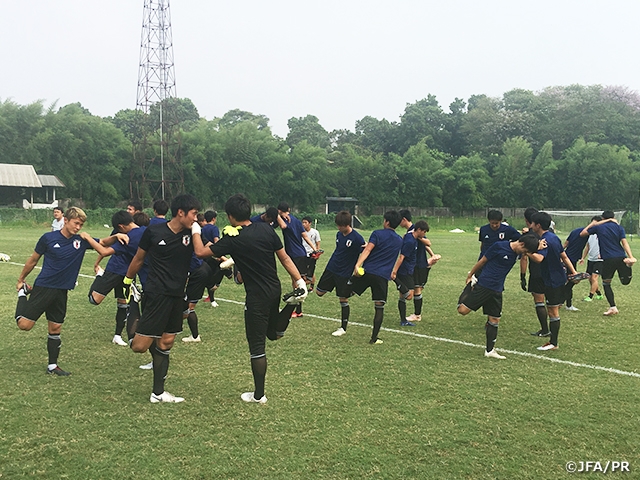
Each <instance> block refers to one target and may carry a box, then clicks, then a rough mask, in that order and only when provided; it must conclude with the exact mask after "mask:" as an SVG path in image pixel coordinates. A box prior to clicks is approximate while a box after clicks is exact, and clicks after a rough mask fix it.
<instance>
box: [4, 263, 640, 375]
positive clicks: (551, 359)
mask: <svg viewBox="0 0 640 480" xmlns="http://www.w3.org/2000/svg"><path fill="white" fill-rule="evenodd" d="M5 263H8V264H9V265H18V266H20V267H23V266H24V264H21V263H15V262H5ZM35 268H41V267H38V266H36V267H35ZM78 276H79V277H84V278H95V276H92V275H84V274H82V273H81V274H79V275H78ZM216 301H220V302H227V303H232V304H234V305H244V302H238V301H236V300H228V299H226V298H219V297H216ZM304 315H305V317H311V318H318V319H320V320H329V321H331V322H336V323H340V320H339V319H337V318H331V317H323V316H321V315H313V314H309V313H306V312H305V314H304ZM349 326H356V327H365V328H371V325H367V324H366V323H358V322H349ZM380 330H384V331H385V332H391V333H398V334H400V335H408V336H411V337H417V338H424V339H426V340H432V341H435V342H445V343H453V344H455V345H463V346H465V347H473V348H485V346H484V345H476V344H475V343H470V342H463V341H462V340H453V339H451V338H444V337H434V336H432V335H425V334H423V333H415V332H409V331H406V330H397V329H394V328H386V327H382V328H381V329H380ZM496 350H498V351H499V352H501V353H508V354H510V355H519V356H521V357H529V358H535V359H537V360H544V361H545V362H552V363H559V364H561V365H569V366H572V367H578V368H588V369H590V370H599V371H602V372H607V373H614V374H616V375H626V376H627V377H635V378H640V373H637V372H628V371H626V370H619V369H617V368H610V367H601V366H600V365H590V364H588V363H578V362H572V361H570V360H561V359H559V358H554V357H547V356H543V355H536V354H535V353H529V352H519V351H517V350H506V349H504V348H496Z"/></svg>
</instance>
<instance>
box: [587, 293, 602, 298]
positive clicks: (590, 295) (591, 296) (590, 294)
mask: <svg viewBox="0 0 640 480" xmlns="http://www.w3.org/2000/svg"><path fill="white" fill-rule="evenodd" d="M596 295H600V294H599V293H598V292H596ZM589 298H593V293H591V292H589Z"/></svg>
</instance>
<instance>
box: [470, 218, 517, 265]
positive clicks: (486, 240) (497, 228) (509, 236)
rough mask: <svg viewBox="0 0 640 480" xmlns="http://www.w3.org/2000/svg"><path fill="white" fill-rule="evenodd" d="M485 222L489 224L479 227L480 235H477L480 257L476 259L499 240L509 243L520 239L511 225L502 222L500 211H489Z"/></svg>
mask: <svg viewBox="0 0 640 480" xmlns="http://www.w3.org/2000/svg"><path fill="white" fill-rule="evenodd" d="M487 220H489V223H488V224H486V225H483V226H482V227H480V234H479V235H478V240H480V256H479V257H478V259H480V258H482V256H483V255H484V252H486V251H487V250H488V249H489V247H490V246H491V245H493V244H494V243H496V242H499V241H501V240H510V241H511V240H517V239H518V238H520V232H518V231H517V230H516V229H515V228H513V227H512V226H511V225H507V224H506V223H503V222H502V212H501V211H499V210H489V213H488V214H487Z"/></svg>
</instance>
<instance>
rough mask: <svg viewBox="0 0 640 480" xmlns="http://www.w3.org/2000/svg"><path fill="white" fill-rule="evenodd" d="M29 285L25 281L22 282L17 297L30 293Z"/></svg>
mask: <svg viewBox="0 0 640 480" xmlns="http://www.w3.org/2000/svg"><path fill="white" fill-rule="evenodd" d="M31 290H32V289H31V287H30V286H29V285H27V284H26V283H23V284H22V286H21V287H20V290H18V296H19V297H26V296H27V295H29V294H30V293H31Z"/></svg>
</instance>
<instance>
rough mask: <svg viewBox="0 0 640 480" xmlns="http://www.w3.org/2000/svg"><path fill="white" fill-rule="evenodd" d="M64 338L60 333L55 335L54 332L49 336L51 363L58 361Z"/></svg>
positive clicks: (48, 347) (48, 346) (48, 345)
mask: <svg viewBox="0 0 640 480" xmlns="http://www.w3.org/2000/svg"><path fill="white" fill-rule="evenodd" d="M61 345H62V340H60V335H54V334H52V333H50V334H49V336H48V337H47V353H49V365H53V364H54V363H55V364H57V363H58V355H60V346H61Z"/></svg>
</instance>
